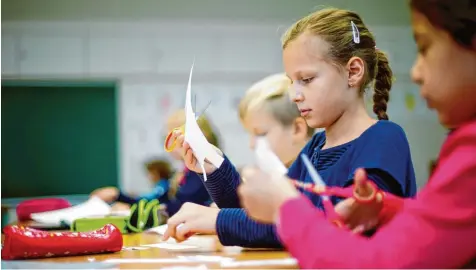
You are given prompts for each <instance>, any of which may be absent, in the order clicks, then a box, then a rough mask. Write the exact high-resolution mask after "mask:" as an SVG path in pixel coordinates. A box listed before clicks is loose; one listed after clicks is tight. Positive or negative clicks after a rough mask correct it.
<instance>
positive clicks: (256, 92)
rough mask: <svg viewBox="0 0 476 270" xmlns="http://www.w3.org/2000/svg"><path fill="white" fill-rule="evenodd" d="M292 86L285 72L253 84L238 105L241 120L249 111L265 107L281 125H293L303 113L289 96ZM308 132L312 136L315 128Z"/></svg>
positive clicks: (309, 129)
mask: <svg viewBox="0 0 476 270" xmlns="http://www.w3.org/2000/svg"><path fill="white" fill-rule="evenodd" d="M290 88H291V80H290V79H289V78H288V77H287V76H286V75H285V74H283V73H280V74H274V75H271V76H268V77H266V78H264V79H262V80H260V81H258V82H257V83H255V84H254V85H252V86H251V87H250V88H249V89H248V91H247V92H246V94H245V96H244V97H243V98H242V99H241V101H240V103H239V105H238V112H239V116H240V119H241V121H242V122H243V120H244V119H245V117H246V115H247V114H248V113H249V111H251V110H256V109H261V108H264V109H266V110H267V111H268V112H269V113H270V114H271V115H272V116H273V118H274V119H276V120H277V121H278V122H279V123H280V124H281V125H283V126H290V125H292V124H293V123H294V121H295V120H296V118H299V117H301V116H300V115H301V114H300V112H299V109H298V108H297V106H296V104H295V103H294V102H292V100H291V98H290V96H289V91H290ZM307 133H308V136H309V137H312V135H313V134H314V129H313V128H310V127H308V129H307Z"/></svg>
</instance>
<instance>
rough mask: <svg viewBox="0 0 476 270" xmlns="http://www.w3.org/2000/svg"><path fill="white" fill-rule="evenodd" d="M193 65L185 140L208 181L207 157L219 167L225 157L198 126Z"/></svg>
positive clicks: (189, 80) (186, 105) (187, 96)
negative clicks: (195, 109)
mask: <svg viewBox="0 0 476 270" xmlns="http://www.w3.org/2000/svg"><path fill="white" fill-rule="evenodd" d="M193 66H194V64H192V68H191V69H190V77H189V78H188V85H187V92H186V94H185V141H186V142H188V144H189V145H190V148H192V151H193V154H194V155H195V157H196V158H197V160H198V164H199V165H200V167H201V168H202V172H203V178H204V180H205V181H207V174H206V173H205V167H204V164H205V159H206V160H208V161H209V162H210V163H212V164H213V166H215V167H217V168H219V167H220V165H221V164H222V163H223V160H224V159H223V157H222V156H220V155H219V154H218V153H217V152H216V151H215V149H214V148H213V146H212V145H211V144H210V143H209V142H208V141H207V139H206V138H205V135H203V133H202V131H201V130H200V127H199V126H198V123H197V120H196V116H195V112H194V111H193V108H192V92H191V91H192V73H193Z"/></svg>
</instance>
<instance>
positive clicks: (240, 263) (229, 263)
mask: <svg viewBox="0 0 476 270" xmlns="http://www.w3.org/2000/svg"><path fill="white" fill-rule="evenodd" d="M269 265H274V266H277V265H280V266H281V265H288V266H292V265H297V260H296V259H294V258H284V259H269V260H266V259H265V260H246V261H221V263H220V266H221V267H231V268H236V267H255V266H269Z"/></svg>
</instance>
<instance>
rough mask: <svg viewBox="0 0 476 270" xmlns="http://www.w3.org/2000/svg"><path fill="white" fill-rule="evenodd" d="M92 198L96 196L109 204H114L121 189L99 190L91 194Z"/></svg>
mask: <svg viewBox="0 0 476 270" xmlns="http://www.w3.org/2000/svg"><path fill="white" fill-rule="evenodd" d="M92 196H96V197H98V198H100V199H101V200H103V201H105V202H107V203H110V202H114V201H115V200H117V197H118V196H119V189H117V188H116V187H103V188H98V189H96V190H94V191H93V192H92V193H91V197H92Z"/></svg>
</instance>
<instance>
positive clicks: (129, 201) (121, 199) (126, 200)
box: [116, 190, 138, 205]
mask: <svg viewBox="0 0 476 270" xmlns="http://www.w3.org/2000/svg"><path fill="white" fill-rule="evenodd" d="M116 201H118V202H122V203H127V204H130V205H133V204H135V203H137V201H138V200H137V199H136V198H132V197H130V196H128V195H126V194H124V193H123V192H122V191H121V190H120V191H119V196H118V197H117V200H116Z"/></svg>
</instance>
